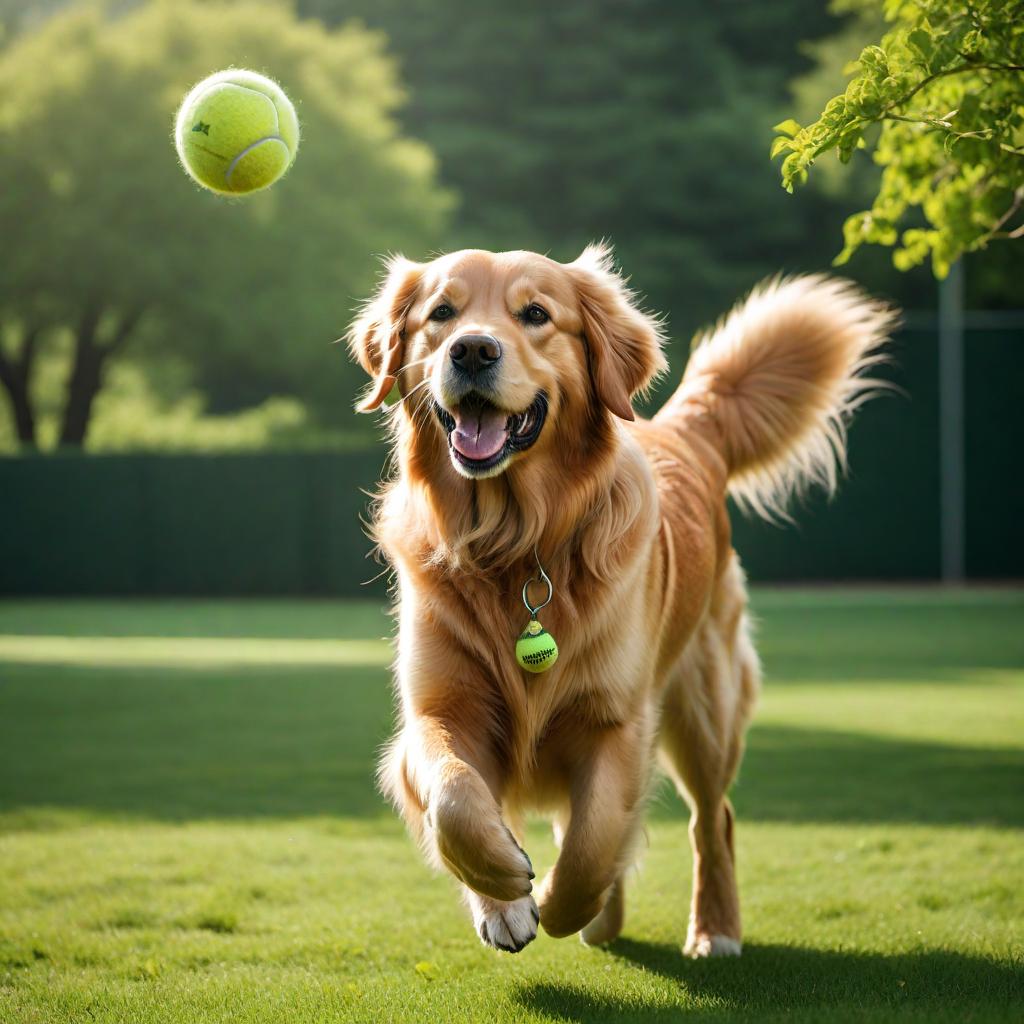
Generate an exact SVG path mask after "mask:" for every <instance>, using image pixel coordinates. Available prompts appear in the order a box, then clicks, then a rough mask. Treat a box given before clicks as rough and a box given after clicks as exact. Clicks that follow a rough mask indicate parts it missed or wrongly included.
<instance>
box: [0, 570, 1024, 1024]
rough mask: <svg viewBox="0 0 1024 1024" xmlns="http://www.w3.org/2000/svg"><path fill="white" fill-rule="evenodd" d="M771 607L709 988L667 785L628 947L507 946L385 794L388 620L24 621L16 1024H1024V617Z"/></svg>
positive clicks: (907, 603) (249, 616)
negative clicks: (734, 928)
mask: <svg viewBox="0 0 1024 1024" xmlns="http://www.w3.org/2000/svg"><path fill="white" fill-rule="evenodd" d="M755 609H756V611H757V613H758V616H759V618H760V622H761V624H760V648H761V651H762V654H763V656H764V661H765V668H766V675H767V681H766V687H765V694H764V698H763V701H762V706H761V709H760V712H759V715H758V718H757V724H756V726H755V728H754V730H753V731H752V733H751V736H750V744H749V753H748V756H747V759H746V762H745V764H744V768H743V774H742V778H741V780H740V782H739V784H738V785H737V786H736V788H735V791H734V800H735V803H736V805H737V809H738V812H739V831H738V836H737V839H738V847H739V866H740V884H741V889H742V895H743V901H744V914H745V923H746V936H745V938H746V948H745V952H744V956H743V958H742V959H741V960H739V961H714V962H707V963H694V962H690V961H686V960H683V959H682V957H681V956H680V953H679V944H680V942H681V940H682V938H683V935H684V932H685V924H686V910H687V902H688V887H689V871H690V857H689V852H688V846H687V840H686V824H685V819H684V816H683V814H682V812H681V809H680V805H679V802H678V800H677V799H676V798H675V796H674V795H673V794H671V793H670V792H669V791H668V790H667V788H665V787H662V789H660V790H659V791H658V794H657V796H656V799H655V801H654V804H653V806H652V809H651V815H650V828H649V840H650V841H649V846H648V849H647V850H646V851H645V853H644V857H643V863H642V866H641V869H640V871H639V873H638V874H637V875H636V876H635V877H634V878H633V879H632V881H631V886H630V892H629V913H628V918H627V924H626V931H625V935H624V937H623V938H622V939H621V940H620V941H619V942H617V943H615V944H614V945H613V946H612V947H611V948H610V949H608V950H592V949H585V948H583V947H581V946H580V945H579V943H578V942H576V941H575V940H561V941H557V942H556V941H553V940H551V939H549V938H547V937H546V936H543V935H542V936H541V937H539V938H538V940H537V941H536V942H535V943H534V944H533V945H531V946H530V947H528V948H527V949H526V950H525V951H524V952H523V953H522V954H520V955H519V956H517V957H510V956H505V955H501V954H496V953H493V952H491V951H489V950H485V949H483V948H482V947H481V946H480V945H479V943H478V941H477V939H476V937H475V935H474V934H473V932H472V930H471V928H470V926H469V924H468V922H467V920H466V918H465V915H464V912H463V911H462V909H461V907H460V906H459V904H458V901H457V899H456V896H455V893H454V889H453V886H452V884H451V882H450V881H449V880H448V879H445V878H441V877H436V876H432V875H431V874H429V873H428V871H427V870H426V868H425V867H424V866H423V865H422V863H421V861H420V858H419V856H418V854H417V852H416V851H415V849H414V848H413V845H412V843H411V842H410V841H409V840H408V839H407V838H406V836H405V835H404V834H403V832H402V829H401V827H400V825H399V823H398V822H397V821H396V820H395V818H394V816H393V815H392V814H391V813H390V811H389V810H388V809H387V808H386V807H385V806H384V805H383V803H382V801H381V800H380V798H379V797H378V796H377V794H376V793H375V791H374V788H373V782H372V779H373V760H374V753H375V750H376V748H377V747H378V745H379V744H380V743H381V741H382V740H383V739H384V738H385V737H386V736H387V734H388V731H389V728H390V720H391V692H390V686H389V683H388V678H387V670H386V664H387V661H388V658H389V647H388V644H387V642H386V640H385V639H384V637H386V636H387V634H388V632H389V626H388V623H387V621H386V619H385V618H384V616H383V614H382V613H381V611H380V610H379V609H377V608H375V607H373V606H370V605H366V604H363V605H350V604H341V603H334V602H293V603H284V602H281V603H274V602H159V603H154V602H124V603H119V602H91V603H90V602H83V603H76V602H60V603H33V602H8V603H0V1021H3V1022H4V1024H6V1022H8V1021H11V1022H19V1024H20V1022H26V1024H28V1022H33V1024H34V1022H40V1024H41V1022H46V1024H50V1022H62V1021H76V1022H77V1021H101V1022H102V1021H108V1022H113V1021H118V1022H132V1024H145V1022H152V1021H166V1022H175V1024H192V1022H206V1021H224V1022H228V1021H230V1022H232V1024H236V1022H249V1021H261V1022H262V1021H267V1022H270V1021H273V1022H275V1024H276V1022H283V1021H287V1022H289V1024H292V1022H297V1024H306V1022H321V1021H334V1020H338V1021H368V1022H373V1024H383V1022H388V1021H429V1022H442V1021H457V1022H462V1021H467V1022H476V1021H480V1022H485V1021H486V1022H489V1024H490V1022H498V1021H508V1022H513V1021H514V1022H520V1021H599V1020H601V1021H603V1020H624V1021H644V1022H647V1021H674V1020H684V1019H685V1020H694V1021H730V1020H737V1021H739V1020H749V1019H751V1018H757V1019H783V1018H785V1019H787V1020H798V1021H820V1020H825V1019H827V1020H829V1021H834V1020H853V1021H875V1020H890V1019H899V1020H919V1021H922V1022H923V1021H929V1022H930V1021H935V1020H948V1021H960V1020H979V1021H981V1020H1018V1019H1020V1016H1021V1007H1022V1005H1024V981H1022V975H1024V960H1022V947H1024V924H1022V922H1024V753H1022V743H1021V740H1022V737H1024V593H1021V592H1013V591H1002V592H1000V591H988V592H973V591H972V592H967V593H945V592H941V591H900V590H895V591H843V590H835V591H828V590H826V591H807V592H802V591H776V592H769V591H762V592H758V593H757V594H755ZM529 838H530V842H529V847H530V852H531V855H532V856H533V858H534V861H535V863H537V864H538V865H540V866H546V865H547V864H549V863H550V861H551V857H552V849H551V844H550V840H549V838H548V835H547V833H546V831H545V830H544V829H543V828H542V827H541V826H540V825H537V826H534V827H533V828H532V829H531V833H530V837H529Z"/></svg>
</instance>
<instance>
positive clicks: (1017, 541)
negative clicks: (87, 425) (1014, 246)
mask: <svg viewBox="0 0 1024 1024" xmlns="http://www.w3.org/2000/svg"><path fill="white" fill-rule="evenodd" d="M1021 353H1022V348H1021V341H1020V338H1019V336H1018V335H1016V334H1012V333H1010V332H1007V333H1005V334H997V333H995V332H981V333H979V334H977V335H976V336H975V337H972V338H971V339H970V340H969V343H968V345H967V366H966V369H967V379H966V392H967V436H966V445H967V495H966V509H967V546H966V555H967V571H968V575H969V576H971V577H973V578H980V579H985V578H990V579H998V578H1004V579H1006V578H1018V579H1019V578H1024V543H1022V540H1021V537H1022V530H1021V526H1020V518H1021V515H1022V513H1024V482H1022V478H1021V474H1020V472H1019V465H1020V452H1021V450H1022V448H1024V416H1022V415H1021V410H1020V408H1019V406H1020V400H1021V398H1022V397H1024V389H1022V387H1021V374H1020V366H1021V361H1022V359H1021ZM893 355H894V361H893V365H892V367H891V368H890V369H889V370H888V371H887V373H888V375H889V376H890V377H891V379H892V380H893V381H894V382H895V383H896V384H898V385H899V386H900V387H901V388H902V389H903V393H902V394H894V395H890V396H887V397H885V398H882V399H880V400H878V401H875V402H873V403H871V404H870V405H868V406H867V407H865V409H864V410H863V411H862V413H861V415H860V416H859V417H858V419H857V421H856V423H855V425H854V427H853V430H852V431H851V439H850V475H849V477H848V478H847V479H846V480H845V481H844V483H843V485H842V488H841V490H840V492H839V495H838V496H837V497H836V498H835V499H834V500H833V501H831V502H828V501H825V500H824V499H822V498H814V499H812V500H810V501H809V502H808V503H807V504H806V505H805V506H804V507H803V508H799V509H796V510H795V519H796V523H795V524H794V525H789V526H786V527H776V526H770V525H767V524H764V523H761V522H755V521H749V520H745V519H743V518H742V517H740V516H738V515H737V516H735V517H734V521H735V543H736V547H737V548H738V550H739V551H740V554H741V556H742V558H743V560H744V562H745V564H746V566H747V569H748V572H749V575H750V577H751V579H752V580H755V581H771V580H777V581H783V580H785V581H799V580H857V579H863V580H889V579H891V580H906V579H925V580H927V579H935V578H936V577H937V576H938V573H939V519H938V494H939V453H938V408H937V399H936V383H937V381H936V361H935V338H934V334H933V333H930V332H912V331H906V332H903V333H902V334H901V335H900V337H899V338H898V339H897V341H896V343H895V347H894V353H893ZM384 455H385V453H384V450H383V447H381V448H380V449H376V450H372V451H363V452H347V453H330V454H258V455H217V456H200V455H166V456H159V455H123V456H121V455H119V456H77V455H69V454H59V455H46V456H34V457H17V458H14V457H12V458H4V459H0V592H2V593H4V594H8V595H15V594H17V595H29V594H37V595H45V594H225V595H227V594H314V595H315V594H332V595H343V596H348V597H355V596H367V595H368V594H374V595H380V594H381V593H383V590H384V580H383V579H377V580H376V581H375V582H370V581H373V580H374V578H375V577H378V576H379V574H380V572H381V569H382V567H381V566H380V565H378V564H377V563H376V562H374V561H373V560H372V559H370V558H369V557H368V556H369V553H370V544H369V541H368V540H367V539H366V537H365V535H364V534H363V531H362V526H361V523H360V517H361V516H362V515H364V514H365V507H366V502H367V498H366V494H365V493H364V492H365V491H366V490H368V489H370V488H372V487H373V485H374V483H375V481H376V480H377V479H378V476H379V473H380V472H381V469H382V465H383V462H384Z"/></svg>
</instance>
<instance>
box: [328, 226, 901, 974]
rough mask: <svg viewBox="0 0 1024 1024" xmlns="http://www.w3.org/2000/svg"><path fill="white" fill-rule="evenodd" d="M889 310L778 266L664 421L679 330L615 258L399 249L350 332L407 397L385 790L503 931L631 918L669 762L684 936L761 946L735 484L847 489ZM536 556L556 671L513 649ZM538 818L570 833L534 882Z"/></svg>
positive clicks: (394, 560) (773, 512)
mask: <svg viewBox="0 0 1024 1024" xmlns="http://www.w3.org/2000/svg"><path fill="white" fill-rule="evenodd" d="M893 323H894V314H893V312H892V311H891V310H889V309H888V308H886V307H885V306H884V305H882V304H881V303H878V302H876V301H873V300H871V299H870V298H868V297H867V296H865V295H864V294H862V293H861V292H860V291H858V289H857V288H856V287H855V286H853V285H852V284H850V283H848V282H844V281H840V280H837V279H832V278H828V277H824V276H803V277H796V278H790V279H781V278H776V279H773V280H771V281H769V282H766V283H764V284H763V285H761V286H760V287H758V288H757V289H755V290H754V291H753V292H752V293H751V294H750V296H749V297H748V298H747V299H746V300H745V302H743V303H742V304H741V305H739V306H737V307H736V308H735V309H734V310H733V311H732V312H731V313H730V314H729V315H728V316H727V317H726V318H725V319H724V320H722V321H721V322H720V323H719V324H718V326H717V327H716V328H715V329H714V330H712V331H711V332H709V333H707V334H706V335H704V336H702V337H699V338H698V339H696V341H695V343H694V347H693V350H692V353H691V355H690V358H689V362H688V364H687V367H686V370H685V373H684V375H683V377H682V380H681V383H680V384H679V386H678V388H677V389H676V390H675V392H674V394H673V395H672V396H671V397H670V398H669V399H668V400H667V402H666V403H665V404H664V406H663V407H662V408H661V409H660V410H659V411H658V413H657V414H656V415H655V416H653V418H651V419H649V420H648V419H641V418H639V417H637V416H636V415H635V414H634V411H633V405H632V403H633V399H634V398H635V397H636V396H637V395H639V394H642V393H644V392H645V391H646V390H647V389H648V388H649V387H650V386H651V384H652V382H654V381H655V379H656V378H657V377H659V376H660V375H661V374H662V373H664V372H665V370H666V366H667V364H666V360H665V357H664V355H663V353H662V347H663V343H664V326H663V322H662V321H661V320H660V319H658V318H657V317H655V316H652V315H651V314H649V313H647V312H645V311H644V310H643V309H642V308H641V306H640V304H639V302H638V299H637V296H636V295H635V294H634V293H633V292H632V291H631V290H630V289H629V287H628V286H627V284H626V281H625V280H624V279H623V277H622V276H621V274H620V273H619V272H618V271H617V270H616V268H615V265H614V261H613V256H612V253H611V251H610V249H609V248H608V247H607V246H605V245H603V244H601V245H591V246H588V247H587V248H586V249H585V250H584V252H583V253H582V254H581V255H580V256H579V258H577V259H576V260H575V261H574V262H572V263H567V264H562V263H558V262H555V261H554V260H552V259H549V258H547V257H545V256H541V255H537V254H535V253H529V252H505V253H492V252H486V251H482V250H465V251H461V252H455V253H452V254H449V255H445V256H442V257H440V258H437V259H434V260H432V261H430V262H423V263H418V262H413V261H410V260H408V259H405V258H403V257H394V258H392V259H390V260H389V261H388V262H387V266H386V274H385V276H384V279H383V281H382V284H381V285H380V288H379V290H378V292H377V293H376V294H375V295H374V296H373V297H372V298H371V299H370V300H369V301H368V302H367V303H366V304H365V306H364V307H362V309H361V311H360V312H359V313H358V315H357V317H356V319H355V321H354V323H353V325H352V327H351V329H350V331H349V335H348V340H349V347H350V350H351V352H352V353H353V355H354V357H355V358H356V359H357V360H358V362H359V363H360V364H361V365H362V367H363V368H364V369H365V370H366V372H367V373H368V374H369V375H370V377H371V383H370V385H369V388H368V390H367V392H366V393H365V395H364V396H363V397H362V400H361V401H360V403H359V405H358V408H359V410H360V411H364V412H368V411H372V410H375V409H378V408H379V407H380V406H381V405H382V403H383V402H384V401H385V399H386V398H388V397H389V396H393V397H396V398H397V401H395V402H394V403H393V404H391V405H390V406H389V410H388V412H387V416H388V425H389V430H390V434H391V438H392V443H393V460H394V466H395V472H394V474H393V477H392V478H391V479H390V480H388V481H387V482H386V483H384V484H383V486H382V490H381V492H380V494H379V495H378V501H377V504H376V506H375V511H374V515H373V520H372V524H371V535H372V538H373V539H374V540H375V541H376V543H377V545H378V546H379V549H380V550H381V551H382V552H383V554H384V556H385V557H386V559H387V561H388V562H389V563H390V565H391V566H392V567H393V570H394V574H395V578H396V582H397V587H396V589H397V601H396V607H395V612H396V617H397V621H398V638H397V655H396V661H395V677H396V689H397V699H398V704H399V715H400V719H401V721H400V728H399V730H398V733H397V735H396V736H395V738H394V740H393V741H392V742H391V743H390V745H389V746H388V747H387V748H386V750H385V752H384V755H383V757H382V760H381V764H380V769H379V780H380V784H381V787H382V789H383V791H384V792H385V794H386V795H387V796H388V797H389V798H390V799H391V800H392V801H393V802H394V804H395V805H396V806H397V808H398V810H399V811H400V813H401V815H402V816H403V818H404V819H405V821H406V823H407V825H408V828H409V830H410V831H411V833H412V835H413V836H414V837H415V838H416V839H417V840H418V841H419V843H420V845H421V846H422V848H423V850H424V852H425V854H426V856H427V858H428V859H429V860H430V862H431V863H432V864H434V865H435V866H436V867H438V868H443V869H447V870H448V871H449V872H451V874H452V875H454V876H455V878H456V879H457V880H458V881H459V883H461V887H462V891H463V894H464V898H465V900H466V902H467V903H468V906H469V910H470V912H471V914H472V918H473V922H474V926H475V928H476V930H477V932H478V934H479V936H480V938H481V940H482V941H483V942H484V943H485V944H486V945H489V946H492V947H495V948H497V949H500V950H506V951H508V952H518V951H520V950H522V949H523V947H524V946H526V945H527V944H528V943H529V942H531V941H532V940H533V939H534V937H535V936H536V934H537V929H538V926H542V927H543V928H544V930H545V931H546V932H547V933H548V934H549V935H551V936H555V937H560V936H567V935H572V934H574V933H577V932H578V933H579V934H580V936H581V938H582V940H583V941H584V942H585V943H588V944H603V943H607V942H610V941H611V940H613V939H614V938H616V936H618V934H619V933H620V931H621V929H622V926H623V919H624V909H625V900H624V876H625V872H626V870H627V868H628V867H629V866H630V865H631V863H632V862H633V860H634V858H635V855H636V846H637V839H638V836H639V835H640V834H641V832H642V824H643V813H644V806H645V802H646V799H647V796H648V794H649V791H650V788H651V781H652V778H653V777H654V772H655V768H656V765H657V763H658V762H659V761H660V762H661V764H662V765H663V767H664V769H665V770H667V772H668V774H669V776H670V777H671V779H672V780H673V781H674V783H675V786H676V788H677V789H678V791H679V793H680V794H681V796H682V797H683V798H684V799H685V801H686V802H687V804H688V805H689V809H690V815H691V817H690V838H691V844H692V847H693V863H694V871H693V890H692V903H691V909H690V919H689V927H688V931H687V935H686V939H685V944H684V946H683V950H684V952H685V953H686V954H687V955H689V956H692V957H708V956H716V955H736V954H739V953H740V950H741V931H740V908H739V899H738V894H737V888H736V874H735V847H734V838H733V810H732V806H731V804H730V802H729V799H728V796H727V793H728V790H729V787H730V784H731V783H732V781H733V779H734V778H735V776H736V772H737V768H738V766H739V763H740V759H741V756H742V753H743V744H744V733H745V730H746V728H747V725H748V722H749V721H750V718H751V713H752V711H753V708H754V705H755V702H756V699H757V695H758V689H759V685H760V674H761V673H760V666H759V662H758V657H757V654H756V652H755V649H754V646H753V643H752V641H751V629H750V621H749V615H748V611H747V594H746V585H745V578H744V574H743V571H742V569H741V567H740V562H739V560H738V557H737V555H736V552H735V551H734V550H733V548H732V544H731V539H730V523H729V515H728V511H727V507H726V497H727V495H730V494H731V495H732V496H733V498H734V500H735V501H736V502H738V503H739V504H740V505H741V506H744V507H745V508H747V509H749V510H752V511H753V512H754V513H756V514H759V515H762V516H767V517H777V516H779V515H785V514H786V511H785V510H786V508H787V507H788V504H789V501H790V499H791V498H793V497H794V496H795V495H798V494H799V493H800V492H802V491H804V490H805V489H806V488H807V487H808V486H809V485H812V484H820V485H823V486H824V487H825V488H826V489H827V490H830V491H831V490H832V489H833V488H834V487H835V486H836V480H837V476H838V474H839V471H840V470H841V469H842V467H843V463H844V457H845V431H846V423H847V420H848V417H849V415H850V414H851V413H852V411H853V410H854V409H855V408H856V407H857V406H858V405H859V404H860V403H861V402H863V401H864V399H865V398H866V397H867V396H869V395H870V394H872V393H873V391H874V390H875V387H876V384H877V382H875V381H873V380H871V379H870V378H869V377H868V376H866V374H867V373H868V372H869V370H870V368H871V367H872V366H874V365H875V364H876V363H877V362H878V361H879V360H880V359H881V358H882V355H881V352H880V350H881V348H882V346H883V344H884V342H885V340H886V338H887V335H888V333H889V331H890V329H891V328H892V326H893ZM541 568H542V569H543V572H544V573H546V576H547V578H548V579H550V581H551V593H550V596H551V601H550V604H548V605H547V607H546V608H544V611H543V613H540V614H542V616H543V620H544V625H545V627H546V628H547V629H548V630H549V632H550V635H551V636H553V637H555V638H556V640H557V645H558V649H559V654H558V660H557V662H556V663H555V664H554V666H553V667H552V668H551V669H550V670H549V671H546V672H544V673H540V674H534V673H532V672H528V671H525V670H524V668H523V667H521V665H520V664H519V663H518V662H517V660H516V656H515V642H516V639H517V637H518V636H519V635H520V634H521V633H522V632H523V629H524V627H525V625H526V623H527V621H528V617H529V615H530V612H528V611H527V609H526V608H525V607H524V601H534V602H537V603H538V604H539V603H540V602H541V601H542V600H543V599H544V598H545V597H546V596H548V594H547V592H546V591H545V588H544V586H542V585H539V584H537V583H536V582H535V581H536V580H537V579H538V578H539V571H540V569H541ZM531 581H534V582H531ZM529 607H531V608H534V607H536V605H535V604H532V605H530V606H529ZM534 812H539V813H541V814H543V815H545V816H549V817H550V818H551V819H552V821H553V828H554V836H555V842H556V844H557V846H558V847H559V853H558V856H557V860H556V863H555V865H554V867H553V868H552V869H551V871H550V872H549V873H548V874H547V876H546V877H545V878H544V879H543V880H542V881H541V882H539V883H538V884H537V885H536V887H535V886H534V877H535V876H534V872H533V867H532V864H531V861H530V858H529V856H528V855H527V854H526V852H525V851H524V849H523V848H522V845H521V843H522V837H523V831H522V827H523V819H524V816H525V815H526V814H527V813H534Z"/></svg>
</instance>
